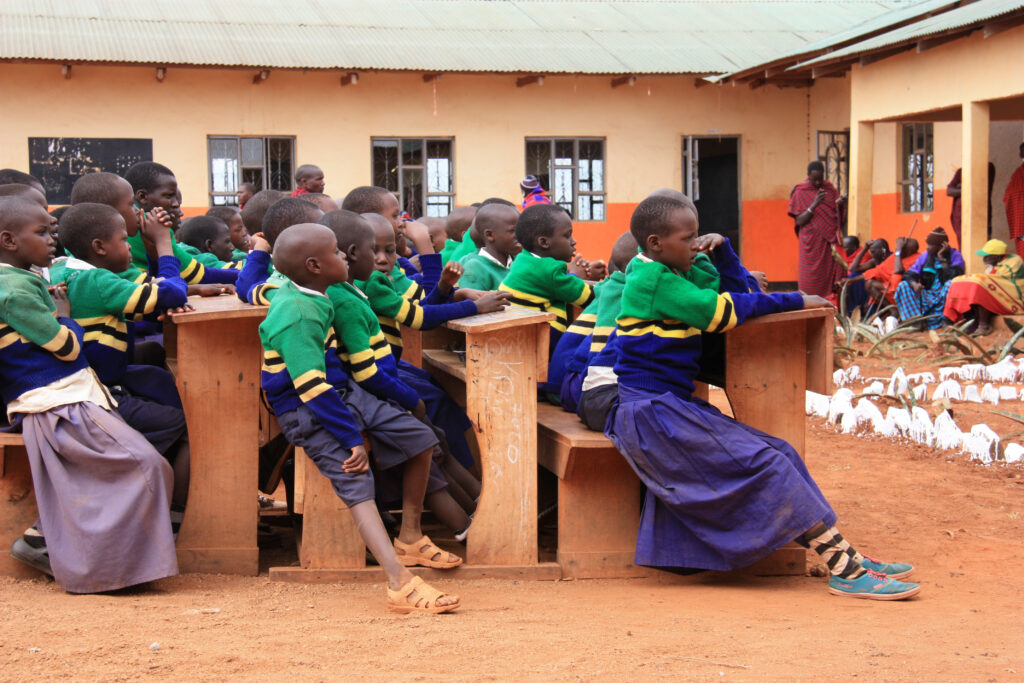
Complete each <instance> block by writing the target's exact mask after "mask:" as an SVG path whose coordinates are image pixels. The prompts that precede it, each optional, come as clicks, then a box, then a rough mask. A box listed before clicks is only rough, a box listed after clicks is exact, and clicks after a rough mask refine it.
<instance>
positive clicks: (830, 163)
mask: <svg viewBox="0 0 1024 683" xmlns="http://www.w3.org/2000/svg"><path fill="white" fill-rule="evenodd" d="M830 149H834V150H835V155H831V154H829V150H830ZM817 153H818V161H820V162H821V163H822V164H823V165H824V166H825V180H828V181H829V182H831V183H832V184H833V185H834V186H835V188H836V190H838V191H839V195H840V196H841V197H846V196H848V195H849V194H850V130H849V129H846V130H819V131H818V135H817Z"/></svg>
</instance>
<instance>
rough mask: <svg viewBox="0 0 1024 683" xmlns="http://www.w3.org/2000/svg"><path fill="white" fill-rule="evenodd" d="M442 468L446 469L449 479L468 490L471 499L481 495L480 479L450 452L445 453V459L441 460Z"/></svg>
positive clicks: (467, 493)
mask: <svg viewBox="0 0 1024 683" xmlns="http://www.w3.org/2000/svg"><path fill="white" fill-rule="evenodd" d="M441 469H442V470H444V473H445V475H446V477H447V478H448V481H451V482H455V483H456V484H458V486H459V488H460V489H461V490H463V491H465V492H466V495H467V496H469V499H470V501H474V500H476V499H477V498H479V497H480V480H479V479H477V478H476V477H474V476H473V475H472V474H471V473H470V471H469V470H467V469H466V468H465V467H463V466H462V463H460V462H459V461H458V460H456V459H455V458H454V457H452V455H451V454H450V453H449V454H447V455H445V457H444V460H442V461H441Z"/></svg>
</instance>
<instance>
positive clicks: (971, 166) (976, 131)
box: [960, 102, 1013, 273]
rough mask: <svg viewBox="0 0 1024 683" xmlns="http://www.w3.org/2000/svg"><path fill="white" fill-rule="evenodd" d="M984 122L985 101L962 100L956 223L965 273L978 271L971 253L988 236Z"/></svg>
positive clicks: (986, 116) (980, 267)
mask: <svg viewBox="0 0 1024 683" xmlns="http://www.w3.org/2000/svg"><path fill="white" fill-rule="evenodd" d="M988 123H989V112H988V102H964V103H963V152H962V160H963V174H962V176H961V179H962V183H961V186H960V201H961V204H960V208H961V218H960V225H961V229H962V232H963V238H964V243H963V247H962V248H961V251H962V252H963V255H964V261H966V262H967V272H968V273H980V272H982V271H983V270H984V268H985V267H984V264H982V262H981V257H980V256H978V255H977V254H976V253H975V252H977V250H978V249H981V247H982V245H984V244H985V241H986V239H988V235H987V229H988ZM1012 248H1013V245H1011V249H1012Z"/></svg>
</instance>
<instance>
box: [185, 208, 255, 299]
mask: <svg viewBox="0 0 1024 683" xmlns="http://www.w3.org/2000/svg"><path fill="white" fill-rule="evenodd" d="M177 237H178V244H179V245H180V246H181V248H182V249H184V250H185V251H187V252H188V254H189V256H191V257H192V258H194V259H195V260H197V261H199V262H200V263H202V264H203V265H204V266H206V267H207V268H234V269H235V270H241V269H242V266H243V265H245V260H244V259H243V260H240V261H235V260H234V259H232V255H233V254H234V251H235V248H234V245H233V244H232V243H231V231H230V230H228V224H227V223H225V222H224V221H222V220H221V219H219V218H217V217H215V216H193V217H192V218H189V219H188V220H186V221H185V222H183V223H182V224H181V229H180V230H178V235H177ZM236 284H237V281H236Z"/></svg>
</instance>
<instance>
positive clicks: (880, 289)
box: [849, 237, 918, 306]
mask: <svg viewBox="0 0 1024 683" xmlns="http://www.w3.org/2000/svg"><path fill="white" fill-rule="evenodd" d="M884 241H885V240H875V242H884ZM873 244H874V242H871V243H869V244H868V246H869V247H870V246H871V245H873ZM917 250H918V244H917V240H915V239H913V238H911V239H907V238H906V237H900V238H899V239H897V240H896V252H895V253H893V254H891V255H888V256H886V257H885V258H884V259H882V260H880V261H878V263H877V265H875V266H873V267H871V268H868V269H866V270H864V271H863V272H860V273H856V274H851V275H850V278H849V281H850V282H863V283H864V291H865V294H866V295H867V301H868V303H869V304H870V305H872V306H874V305H876V304H882V305H888V304H894V303H896V300H895V299H894V298H893V296H894V295H895V293H896V288H897V287H898V286H899V284H900V282H902V281H903V274H904V273H906V272H907V270H908V269H909V268H910V267H911V266H912V265H914V261H916V260H917V257H918V253H917ZM885 251H886V252H888V251H889V245H888V244H886V245H885ZM883 298H884V299H885V302H884V303H883V302H882V299H883Z"/></svg>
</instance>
